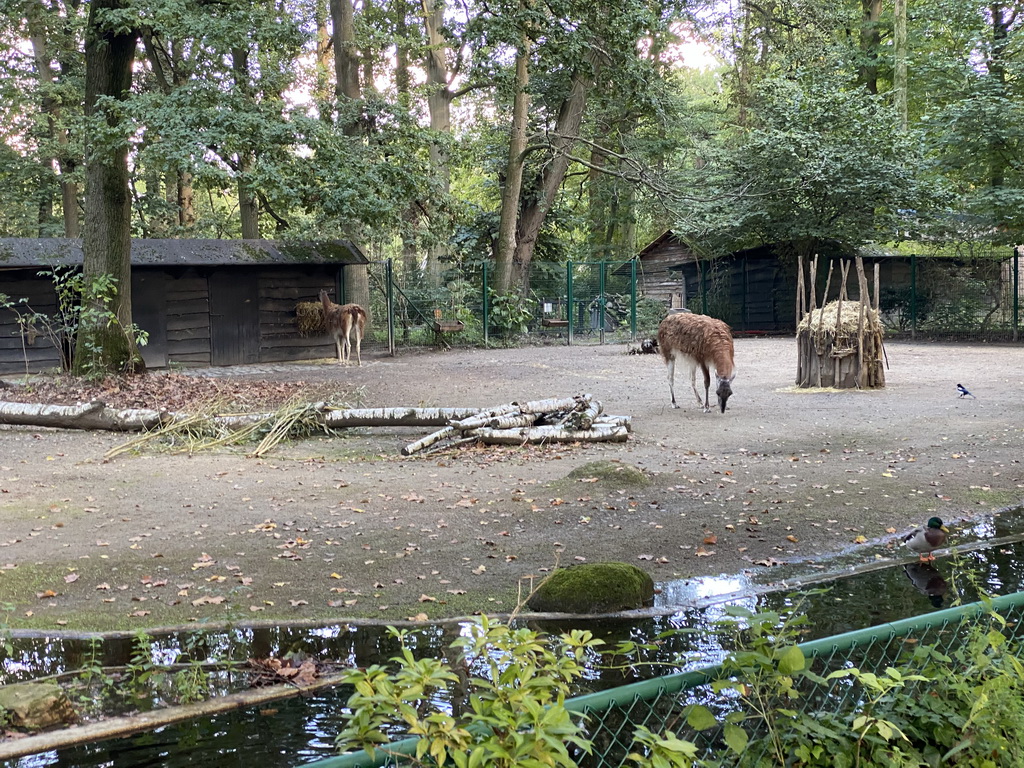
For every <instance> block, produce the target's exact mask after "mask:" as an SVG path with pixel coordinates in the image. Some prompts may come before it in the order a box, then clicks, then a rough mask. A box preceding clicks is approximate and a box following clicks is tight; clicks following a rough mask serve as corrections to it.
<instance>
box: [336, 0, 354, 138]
mask: <svg viewBox="0 0 1024 768" xmlns="http://www.w3.org/2000/svg"><path fill="white" fill-rule="evenodd" d="M330 4H331V23H332V24H333V26H334V78H335V82H334V95H335V98H336V99H337V102H338V113H339V120H340V123H341V127H342V130H343V131H344V132H345V133H346V134H348V135H350V136H352V135H355V134H356V133H357V132H358V131H359V118H358V115H357V114H356V113H355V112H354V111H353V110H354V105H353V102H357V101H359V99H360V96H361V94H360V92H359V54H358V52H357V51H358V49H357V48H356V26H355V9H354V8H353V7H352V0H330Z"/></svg>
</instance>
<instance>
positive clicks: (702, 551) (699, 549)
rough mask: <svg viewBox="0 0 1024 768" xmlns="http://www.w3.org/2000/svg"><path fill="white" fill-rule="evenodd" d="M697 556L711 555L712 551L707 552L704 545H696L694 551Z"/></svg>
mask: <svg viewBox="0 0 1024 768" xmlns="http://www.w3.org/2000/svg"><path fill="white" fill-rule="evenodd" d="M694 554H695V555H697V557H711V556H712V555H713V554H715V553H714V552H708V550H706V549H704V547H697V551H696V552H695V553H694Z"/></svg>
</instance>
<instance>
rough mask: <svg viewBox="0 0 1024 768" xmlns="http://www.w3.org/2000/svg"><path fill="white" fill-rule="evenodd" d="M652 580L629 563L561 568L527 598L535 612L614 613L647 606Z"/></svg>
mask: <svg viewBox="0 0 1024 768" xmlns="http://www.w3.org/2000/svg"><path fill="white" fill-rule="evenodd" d="M653 600H654V580H653V579H652V578H651V577H650V576H649V575H648V574H647V573H646V571H643V570H642V569H640V568H637V567H636V566H635V565H630V564H629V563H614V562H613V563H583V564H580V565H571V566H569V567H568V568H560V569H559V570H557V571H555V572H554V573H553V574H551V576H549V577H548V578H547V579H546V580H545V581H544V582H543V583H542V584H541V585H540V586H539V587H538V588H537V591H536V592H534V593H533V595H531V596H530V599H529V600H528V601H527V603H526V604H527V607H529V609H530V610H531V611H536V612H538V613H616V612H618V611H629V610H634V609H637V608H643V607H644V606H646V605H650V604H651V603H652V601H653Z"/></svg>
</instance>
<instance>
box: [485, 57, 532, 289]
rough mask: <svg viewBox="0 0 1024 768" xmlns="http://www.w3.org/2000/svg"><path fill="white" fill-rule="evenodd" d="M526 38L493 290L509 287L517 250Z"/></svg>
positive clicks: (518, 77)
mask: <svg viewBox="0 0 1024 768" xmlns="http://www.w3.org/2000/svg"><path fill="white" fill-rule="evenodd" d="M528 56H529V51H528V50H527V42H526V40H525V39H524V40H523V48H522V50H520V51H519V53H518V54H517V55H516V75H515V96H514V97H513V99H512V125H511V127H510V129H509V140H508V164H507V165H506V167H505V183H504V185H503V186H502V190H501V218H500V220H499V222H498V243H497V250H496V252H495V254H494V263H495V267H494V290H495V292H497V293H508V291H509V290H510V289H511V288H512V260H513V259H514V258H515V253H516V225H517V223H518V221H519V195H520V193H521V192H522V189H523V153H524V152H525V151H526V128H527V112H528V111H529V109H530V94H529V93H528V92H527V90H526V89H527V86H528V85H529V83H530V73H529V69H528V67H527V57H528Z"/></svg>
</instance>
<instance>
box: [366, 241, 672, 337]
mask: <svg viewBox="0 0 1024 768" xmlns="http://www.w3.org/2000/svg"><path fill="white" fill-rule="evenodd" d="M368 274H369V282H370V297H369V301H370V304H371V310H370V314H371V317H372V318H379V321H378V322H376V323H375V324H374V327H373V328H372V330H371V331H370V334H371V341H370V343H371V344H375V345H377V346H384V345H393V347H398V348H403V347H443V346H449V345H459V346H486V345H492V344H495V345H500V344H512V343H527V344H605V343H618V342H624V341H629V340H631V339H634V338H635V337H636V334H637V280H636V265H635V262H633V261H631V260H629V261H625V262H610V261H602V262H568V263H566V264H565V265H564V266H551V267H548V268H545V269H541V270H538V271H537V274H536V276H535V277H534V278H533V280H532V282H531V290H530V292H529V295H527V296H521V295H519V294H518V293H517V292H509V293H504V294H503V293H498V292H496V291H495V290H494V285H493V283H494V280H493V270H492V269H491V268H490V265H488V264H480V265H478V266H476V267H474V268H472V269H465V270H450V271H448V272H447V273H445V274H443V275H440V276H436V277H431V276H429V275H425V274H423V273H422V272H421V271H419V270H405V269H401V268H397V267H396V265H395V264H393V263H392V262H391V261H382V262H374V263H371V264H370V265H369V267H368ZM658 319H660V317H659V318H658Z"/></svg>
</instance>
